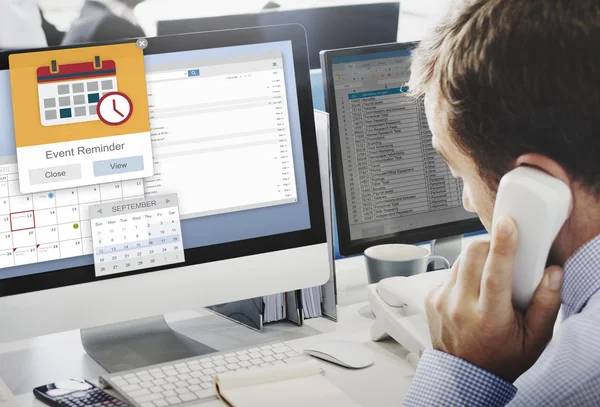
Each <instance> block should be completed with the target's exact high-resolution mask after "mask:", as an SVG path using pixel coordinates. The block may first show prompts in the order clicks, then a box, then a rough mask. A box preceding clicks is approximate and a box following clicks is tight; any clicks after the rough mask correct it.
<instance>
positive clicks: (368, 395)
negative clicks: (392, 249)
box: [0, 236, 485, 407]
mask: <svg viewBox="0 0 600 407" xmlns="http://www.w3.org/2000/svg"><path fill="white" fill-rule="evenodd" d="M481 238H485V237H483V236H477V237H472V238H468V239H464V243H467V242H468V241H470V240H474V239H481ZM336 267H337V276H338V278H337V282H338V303H339V307H338V313H339V322H338V323H335V322H332V321H329V320H327V319H323V318H318V319H311V320H306V322H305V325H304V326H302V327H296V326H293V325H291V324H288V323H276V324H271V325H267V327H266V329H265V332H264V333H256V332H253V331H250V330H249V329H247V328H245V327H242V326H239V325H237V324H234V323H232V322H230V321H228V320H226V319H224V318H220V317H218V316H216V315H214V314H212V313H210V312H208V311H206V310H198V311H185V312H181V313H177V314H172V315H171V314H170V315H167V320H168V321H169V323H170V324H171V325H172V326H173V328H174V329H176V330H178V331H180V332H182V333H184V334H186V335H188V336H190V337H192V338H195V339H197V340H199V341H202V342H204V343H206V344H207V345H209V346H213V347H215V348H218V349H220V350H224V351H227V350H233V349H236V348H241V347H251V346H253V345H256V344H260V343H268V342H281V341H283V342H285V343H287V344H288V345H289V346H290V347H291V348H292V349H294V350H296V351H299V352H301V351H302V350H303V349H304V348H305V347H307V346H308V345H311V344H313V343H316V342H320V341H323V340H331V339H343V340H348V341H352V342H356V343H360V344H363V345H364V346H365V350H366V351H367V352H369V354H370V355H371V357H372V358H373V360H374V361H375V363H374V365H373V366H371V367H369V368H367V369H364V370H359V371H354V370H348V369H344V368H341V367H338V366H336V365H332V364H330V363H327V362H319V363H320V364H321V365H322V367H323V369H324V370H325V372H326V375H327V377H328V379H329V380H331V382H333V383H334V384H336V385H337V386H338V387H339V388H340V389H342V390H343V391H344V392H346V393H347V394H348V395H349V396H350V397H352V398H354V399H355V400H356V401H357V402H359V403H361V404H362V405H364V406H365V407H387V406H397V405H400V404H401V400H402V398H403V397H404V395H405V394H406V391H407V390H408V388H409V386H410V382H411V379H412V374H413V373H414V371H413V369H412V368H411V367H410V366H409V365H408V363H406V362H405V360H404V358H405V357H406V354H407V352H406V350H405V349H404V348H402V347H401V346H400V345H398V344H397V343H396V342H394V341H393V340H391V339H388V340H384V341H382V342H377V343H375V342H372V341H371V340H370V337H369V329H370V327H371V324H372V322H373V316H372V314H371V313H370V309H369V305H368V304H367V303H366V301H367V291H366V285H367V277H366V272H365V266H364V259H363V258H362V257H361V256H358V257H352V258H348V259H343V260H338V261H336ZM198 319H201V320H202V323H201V324H199V323H198V322H199V320H198ZM241 337H244V342H241V341H240V338H241ZM103 373H105V372H104V370H103V369H102V368H101V367H100V366H99V365H97V364H96V362H94V361H93V360H92V359H91V358H90V357H89V356H88V355H87V354H86V353H85V351H84V350H83V347H82V346H81V342H80V340H79V332H78V331H69V332H63V333H59V334H55V335H47V336H43V337H38V338H32V339H27V340H22V341H17V342H12V343H6V344H0V376H2V378H3V379H4V381H5V382H6V383H7V384H8V386H9V387H10V388H11V390H12V391H13V392H14V393H15V394H16V395H17V400H18V401H19V403H20V404H21V405H22V406H24V407H25V406H27V407H28V406H35V407H41V406H42V405H43V404H42V403H40V402H38V401H36V400H35V399H34V398H33V395H32V393H31V390H32V388H33V387H34V386H36V385H42V384H45V383H50V382H52V381H56V380H60V379H63V378H67V377H85V378H88V379H97V378H98V376H99V375H101V374H103ZM204 405H206V406H222V404H220V402H215V403H207V404H204Z"/></svg>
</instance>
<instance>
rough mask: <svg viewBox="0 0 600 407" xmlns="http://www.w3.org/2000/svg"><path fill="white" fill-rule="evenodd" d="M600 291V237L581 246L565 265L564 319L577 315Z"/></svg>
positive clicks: (563, 290)
mask: <svg viewBox="0 0 600 407" xmlns="http://www.w3.org/2000/svg"><path fill="white" fill-rule="evenodd" d="M598 290H600V235H598V236H596V237H595V238H593V239H592V240H590V241H588V242H587V243H586V244H584V245H583V246H581V247H580V248H579V249H578V250H577V251H576V252H575V253H574V254H573V255H572V256H571V257H569V259H568V260H567V262H566V263H565V276H564V280H563V288H562V303H563V307H564V318H565V319H566V318H568V317H570V316H571V315H573V314H576V313H578V312H579V311H581V309H582V308H583V307H584V306H585V304H586V303H587V302H588V300H589V299H590V297H591V296H592V295H594V293H595V292H597V291H598Z"/></svg>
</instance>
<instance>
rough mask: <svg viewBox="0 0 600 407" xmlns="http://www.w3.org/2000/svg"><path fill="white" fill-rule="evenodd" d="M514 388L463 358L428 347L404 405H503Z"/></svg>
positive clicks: (512, 394)
mask: <svg viewBox="0 0 600 407" xmlns="http://www.w3.org/2000/svg"><path fill="white" fill-rule="evenodd" d="M516 393H517V388H516V387H515V386H513V385H512V384H511V383H509V382H507V381H506V380H504V379H502V378H501V377H498V376H496V375H495V374H493V373H491V372H488V371H487V370H484V369H482V368H480V367H479V366H476V365H474V364H472V363H470V362H467V361H466V360H463V359H461V358H458V357H456V356H453V355H450V354H448V353H445V352H440V351H437V350H434V349H427V350H426V351H425V352H424V353H423V356H422V357H421V360H420V361H419V366H418V367H417V372H416V374H415V376H414V378H413V381H412V385H411V387H410V390H409V391H408V394H407V395H406V397H405V399H404V405H405V406H409V407H420V406H423V407H424V406H428V407H429V406H486V407H499V406H504V405H506V404H508V402H510V400H512V398H513V397H514V396H515V394H516Z"/></svg>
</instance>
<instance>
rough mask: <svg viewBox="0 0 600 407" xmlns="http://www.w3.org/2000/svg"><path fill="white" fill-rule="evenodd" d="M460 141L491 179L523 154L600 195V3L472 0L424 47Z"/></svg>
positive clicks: (430, 75) (417, 59) (416, 66)
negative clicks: (555, 166)
mask: <svg viewBox="0 0 600 407" xmlns="http://www.w3.org/2000/svg"><path fill="white" fill-rule="evenodd" d="M431 87H435V88H436V89H437V91H438V92H439V95H440V103H442V104H443V107H444V109H443V111H444V112H445V113H446V116H445V118H444V119H445V120H444V121H445V122H446V124H447V126H448V129H449V130H450V133H451V135H452V137H453V139H454V141H455V143H456V144H457V145H458V146H459V147H460V148H461V149H462V150H463V151H464V152H465V153H466V154H467V155H469V156H470V157H472V159H473V160H474V161H475V163H476V165H477V166H478V168H479V172H480V175H481V176H482V178H483V179H484V180H485V181H486V183H487V184H488V186H490V188H492V189H496V188H497V185H498V182H499V181H500V178H501V177H502V175H504V174H505V173H506V172H507V171H509V170H510V167H509V166H510V165H511V164H512V163H513V162H514V160H515V159H516V158H517V157H518V156H519V155H521V154H524V153H528V152H534V153H539V154H543V155H545V156H548V157H550V158H552V159H553V160H555V161H557V162H558V163H559V164H561V165H562V166H563V167H564V168H565V169H566V171H567V172H568V173H569V175H570V176H571V177H572V178H573V179H574V180H575V181H576V182H579V183H580V184H581V185H583V186H584V187H586V188H589V189H590V190H591V191H592V192H593V193H594V194H596V195H600V2H599V1H598V0H571V1H569V0H470V1H463V2H461V5H460V6H459V7H456V6H455V7H454V8H453V10H451V12H450V13H449V14H448V16H447V17H446V18H445V19H444V20H443V22H442V23H441V24H440V25H439V26H438V27H437V28H436V29H435V30H434V32H433V33H432V35H431V36H430V38H428V39H426V40H424V41H422V42H421V44H420V45H419V47H418V48H417V50H416V51H415V54H414V57H413V64H412V76H411V82H410V88H411V89H412V91H413V93H414V94H415V95H416V96H424V95H425V94H426V93H428V92H429V91H430V90H431Z"/></svg>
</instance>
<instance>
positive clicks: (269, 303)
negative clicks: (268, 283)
mask: <svg viewBox="0 0 600 407" xmlns="http://www.w3.org/2000/svg"><path fill="white" fill-rule="evenodd" d="M263 301H264V303H265V313H264V315H263V322H264V323H265V324H266V323H269V322H274V321H280V320H282V319H284V318H285V317H286V316H287V313H286V309H285V294H283V293H281V294H273V295H268V296H266V297H264V298H263Z"/></svg>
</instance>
